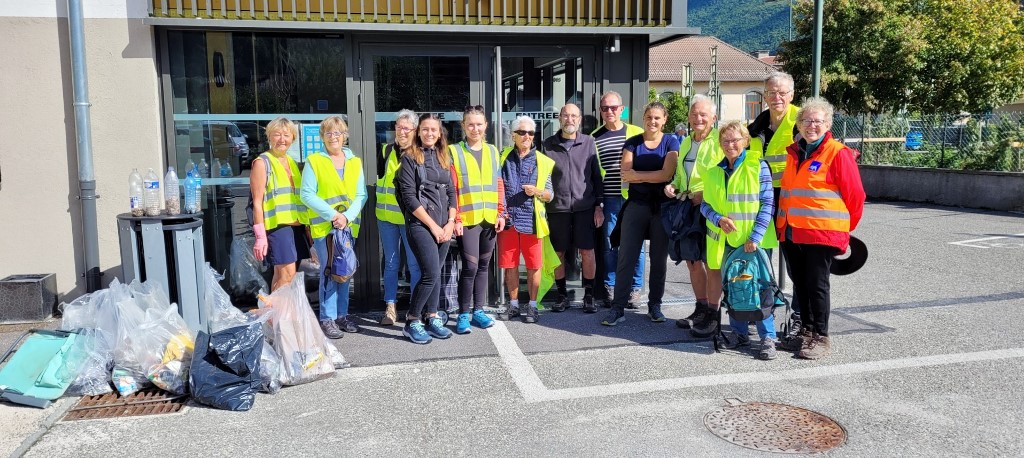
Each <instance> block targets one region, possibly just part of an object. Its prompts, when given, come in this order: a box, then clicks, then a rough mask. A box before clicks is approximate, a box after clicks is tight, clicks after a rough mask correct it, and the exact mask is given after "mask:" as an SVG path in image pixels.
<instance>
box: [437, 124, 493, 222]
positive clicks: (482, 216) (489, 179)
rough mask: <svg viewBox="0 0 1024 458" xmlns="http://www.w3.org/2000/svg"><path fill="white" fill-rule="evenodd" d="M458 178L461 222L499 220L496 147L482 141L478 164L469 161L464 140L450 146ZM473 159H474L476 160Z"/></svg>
mask: <svg viewBox="0 0 1024 458" xmlns="http://www.w3.org/2000/svg"><path fill="white" fill-rule="evenodd" d="M449 151H450V152H451V154H452V159H453V160H454V164H455V174H456V176H457V177H458V180H459V212H460V213H461V215H460V216H461V218H462V224H463V225H464V226H476V225H478V224H480V223H482V222H484V221H486V222H488V223H491V224H494V223H495V222H497V220H498V177H499V176H500V174H501V172H500V170H498V166H499V162H500V161H499V160H498V149H497V148H495V147H494V146H493V145H489V144H487V143H484V144H483V152H482V153H481V155H480V159H481V161H480V163H479V164H470V161H469V159H470V158H472V153H470V151H469V147H468V146H467V145H466V143H465V142H459V143H456V144H455V145H451V146H450V147H449ZM473 162H476V161H475V160H474V161H473Z"/></svg>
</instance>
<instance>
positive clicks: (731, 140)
mask: <svg viewBox="0 0 1024 458" xmlns="http://www.w3.org/2000/svg"><path fill="white" fill-rule="evenodd" d="M741 141H743V137H740V138H723V139H722V144H723V145H732V144H735V143H739V142H741Z"/></svg>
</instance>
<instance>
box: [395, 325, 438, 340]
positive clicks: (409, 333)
mask: <svg viewBox="0 0 1024 458" xmlns="http://www.w3.org/2000/svg"><path fill="white" fill-rule="evenodd" d="M402 335H404V336H406V337H408V338H409V340H411V341H412V343H415V344H428V343H430V341H431V340H433V339H431V337H430V334H427V330H426V329H424V328H423V322H422V321H420V320H408V321H406V323H405V327H403V328H402Z"/></svg>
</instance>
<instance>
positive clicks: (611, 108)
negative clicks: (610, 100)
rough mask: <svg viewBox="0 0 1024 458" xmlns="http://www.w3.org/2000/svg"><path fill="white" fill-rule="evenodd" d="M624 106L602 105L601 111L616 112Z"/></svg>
mask: <svg viewBox="0 0 1024 458" xmlns="http://www.w3.org/2000/svg"><path fill="white" fill-rule="evenodd" d="M621 106H622V105H601V111H615V110H618V109H619V107H621Z"/></svg>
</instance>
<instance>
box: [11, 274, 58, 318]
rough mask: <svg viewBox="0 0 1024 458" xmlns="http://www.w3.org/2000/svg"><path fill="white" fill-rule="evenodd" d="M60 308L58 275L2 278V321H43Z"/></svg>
mask: <svg viewBox="0 0 1024 458" xmlns="http://www.w3.org/2000/svg"><path fill="white" fill-rule="evenodd" d="M56 307H57V275H56V274H28V275H11V276H8V277H7V278H4V279H3V280H0V323H21V322H29V321H43V320H45V319H47V318H49V317H50V316H51V315H53V311H54V309H55V308H56Z"/></svg>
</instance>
